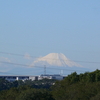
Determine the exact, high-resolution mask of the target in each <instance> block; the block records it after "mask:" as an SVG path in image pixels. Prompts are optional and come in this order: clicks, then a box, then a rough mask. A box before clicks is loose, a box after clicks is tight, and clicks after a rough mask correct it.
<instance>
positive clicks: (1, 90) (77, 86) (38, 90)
mask: <svg viewBox="0 0 100 100" xmlns="http://www.w3.org/2000/svg"><path fill="white" fill-rule="evenodd" d="M0 100H100V70H98V69H97V70H95V71H93V72H85V73H81V74H77V73H76V72H74V73H71V74H70V75H68V76H67V77H66V78H65V79H63V80H61V81H57V80H49V79H43V80H40V81H31V80H26V81H25V82H23V81H15V82H8V81H6V80H5V79H0Z"/></svg>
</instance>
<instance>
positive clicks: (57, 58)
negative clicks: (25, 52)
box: [31, 53, 82, 67]
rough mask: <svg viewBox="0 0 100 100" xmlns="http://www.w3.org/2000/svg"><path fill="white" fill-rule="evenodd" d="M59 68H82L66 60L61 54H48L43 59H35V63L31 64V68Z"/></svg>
mask: <svg viewBox="0 0 100 100" xmlns="http://www.w3.org/2000/svg"><path fill="white" fill-rule="evenodd" d="M44 65H46V66H47V67H48V66H56V67H57V66H59V67H73V66H75V67H82V66H81V65H79V64H77V63H76V62H74V61H71V60H70V59H68V58H67V57H66V56H65V55H64V54H62V53H50V54H48V55H46V56H44V57H40V58H37V59H36V60H35V61H33V62H32V64H31V67H34V66H44Z"/></svg>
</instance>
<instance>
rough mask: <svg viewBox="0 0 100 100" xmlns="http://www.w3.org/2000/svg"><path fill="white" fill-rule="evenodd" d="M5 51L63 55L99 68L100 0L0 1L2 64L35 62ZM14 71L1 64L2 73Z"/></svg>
mask: <svg viewBox="0 0 100 100" xmlns="http://www.w3.org/2000/svg"><path fill="white" fill-rule="evenodd" d="M2 52H5V53H14V54H20V55H31V56H33V57H40V56H45V55H47V54H49V53H63V54H64V55H66V57H68V58H69V59H71V60H73V61H77V63H79V64H81V65H82V66H84V67H86V68H89V69H91V70H95V69H96V68H98V69H100V0H0V61H7V62H11V63H21V64H26V62H27V63H28V64H29V63H30V62H31V61H32V60H33V59H31V60H30V59H24V57H21V56H17V55H8V54H4V53H2ZM81 61H82V62H81ZM8 67H9V68H8ZM12 68H13V66H12V67H11V66H10V65H8V64H2V63H0V70H1V71H6V69H9V70H10V69H12Z"/></svg>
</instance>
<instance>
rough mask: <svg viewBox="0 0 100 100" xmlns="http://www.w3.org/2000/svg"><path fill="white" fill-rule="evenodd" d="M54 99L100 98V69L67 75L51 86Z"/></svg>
mask: <svg viewBox="0 0 100 100" xmlns="http://www.w3.org/2000/svg"><path fill="white" fill-rule="evenodd" d="M52 94H53V97H54V98H55V100H62V98H63V100H100V70H96V71H94V72H91V73H89V72H86V73H84V74H80V75H77V73H76V72H74V73H72V74H71V75H68V77H66V78H65V79H64V80H62V81H59V82H56V84H55V85H54V86H53V87H52Z"/></svg>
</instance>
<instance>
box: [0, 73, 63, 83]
mask: <svg viewBox="0 0 100 100" xmlns="http://www.w3.org/2000/svg"><path fill="white" fill-rule="evenodd" d="M64 77H65V76H62V75H59V74H54V75H48V74H46V75H40V76H0V78H4V79H6V80H8V81H9V82H13V81H18V80H22V81H25V80H32V81H34V80H42V79H45V78H46V79H56V80H62V79H64Z"/></svg>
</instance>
